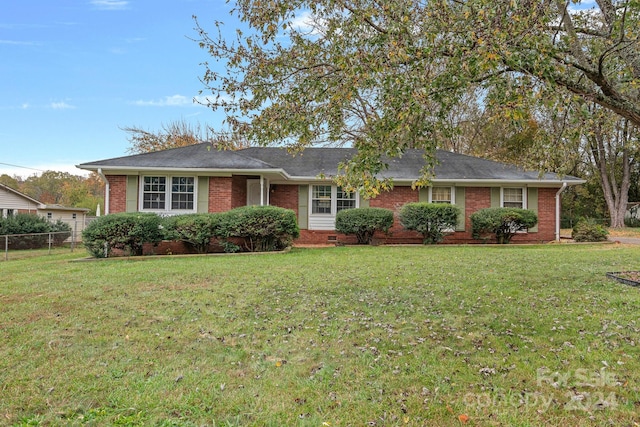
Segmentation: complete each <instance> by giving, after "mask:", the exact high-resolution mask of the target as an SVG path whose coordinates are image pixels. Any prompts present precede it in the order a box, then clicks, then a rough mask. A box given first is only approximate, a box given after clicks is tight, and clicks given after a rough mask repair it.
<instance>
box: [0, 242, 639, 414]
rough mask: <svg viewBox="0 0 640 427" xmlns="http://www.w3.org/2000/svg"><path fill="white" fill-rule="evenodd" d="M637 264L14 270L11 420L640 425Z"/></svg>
mask: <svg viewBox="0 0 640 427" xmlns="http://www.w3.org/2000/svg"><path fill="white" fill-rule="evenodd" d="M639 255H640V247H632V246H626V245H610V244H609V245H542V246H515V245H512V246H505V247H496V246H443V245H441V246H431V247H384V246H381V247H336V248H325V249H294V250H292V251H291V252H290V253H286V254H266V255H248V256H247V255H238V256H204V257H161V258H144V259H137V260H134V259H130V260H127V259H118V260H106V261H97V262H70V261H71V260H73V259H74V258H78V257H80V256H84V253H83V252H82V251H76V252H75V253H64V254H55V255H50V256H43V257H39V258H31V259H19V260H13V261H12V260H10V261H3V262H0V271H1V272H2V278H3V283H2V285H1V286H0V301H1V304H2V310H1V312H0V340H1V342H2V345H1V346H0V424H9V425H68V424H70V425H92V426H95V425H157V426H199V425H209V426H235V425H256V426H285V425H300V426H323V425H329V426H366V425H371V426H395V425H408V426H423V425H433V426H446V425H463V424H465V425H472V426H494V425H505V426H507V425H508V426H538V425H540V426H542V425H567V426H569V425H571V426H602V425H621V426H634V425H638V424H637V423H638V422H639V421H640V416H638V415H637V413H638V412H639V411H640V392H639V389H640V359H639V355H640V351H639V346H640V320H638V319H639V317H640V316H639V313H640V288H633V287H629V286H626V285H622V284H618V283H616V282H614V281H612V280H609V279H607V278H606V277H605V273H606V272H608V271H621V270H640V259H639ZM466 417H468V420H467V419H466ZM465 420H466V422H463V421H465Z"/></svg>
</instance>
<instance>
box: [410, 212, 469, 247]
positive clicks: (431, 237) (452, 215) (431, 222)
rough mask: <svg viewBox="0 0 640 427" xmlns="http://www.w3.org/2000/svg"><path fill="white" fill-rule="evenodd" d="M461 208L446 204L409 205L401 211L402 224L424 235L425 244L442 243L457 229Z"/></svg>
mask: <svg viewBox="0 0 640 427" xmlns="http://www.w3.org/2000/svg"><path fill="white" fill-rule="evenodd" d="M459 213H460V208H458V207H457V206H454V205H449V204H446V203H407V204H406V205H404V206H402V209H400V223H401V224H402V226H403V227H404V228H406V229H407V230H412V231H417V232H418V233H420V234H422V237H423V239H424V240H423V241H424V244H433V243H438V242H441V241H442V239H443V238H444V235H445V234H446V233H447V232H448V231H449V230H453V229H455V226H456V224H457V222H458V214H459Z"/></svg>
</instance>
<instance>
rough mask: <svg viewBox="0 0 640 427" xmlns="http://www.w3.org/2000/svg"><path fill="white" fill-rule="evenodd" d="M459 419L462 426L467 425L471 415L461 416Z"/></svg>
mask: <svg viewBox="0 0 640 427" xmlns="http://www.w3.org/2000/svg"><path fill="white" fill-rule="evenodd" d="M458 419H459V420H460V422H461V423H462V424H466V423H467V421H469V415H467V414H460V415H458Z"/></svg>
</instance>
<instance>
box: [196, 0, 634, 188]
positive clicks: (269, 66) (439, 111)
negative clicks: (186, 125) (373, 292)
mask: <svg viewBox="0 0 640 427" xmlns="http://www.w3.org/2000/svg"><path fill="white" fill-rule="evenodd" d="M235 3H236V6H235V8H234V9H233V12H232V13H234V14H235V15H237V16H238V17H239V19H240V20H241V21H243V22H244V23H245V24H246V28H245V29H243V30H237V34H236V37H235V38H234V39H227V38H225V37H224V36H222V34H223V33H222V31H220V27H221V26H222V25H224V24H223V23H221V22H217V23H216V24H215V25H216V26H217V31H215V32H213V33H209V32H207V31H206V30H205V29H203V28H202V27H201V26H200V25H199V24H197V30H198V32H199V43H200V45H201V47H203V48H204V49H206V50H207V51H208V53H209V54H210V55H211V56H212V58H213V60H214V61H215V62H222V64H224V66H225V69H224V70H223V71H218V69H217V68H216V66H210V65H209V64H205V65H206V71H205V73H204V76H203V79H202V80H203V82H204V84H205V88H206V90H207V91H211V92H212V96H210V97H209V98H208V99H209V101H208V105H209V106H210V107H212V108H215V109H221V110H223V111H224V112H225V113H226V123H227V124H228V125H229V126H230V128H231V130H232V131H233V132H234V133H237V134H239V135H241V136H242V137H243V138H246V139H247V140H249V141H252V142H256V143H258V144H261V145H266V144H273V143H284V144H286V145H288V146H290V147H292V148H293V149H301V148H304V147H306V146H309V145H312V144H318V143H334V144H345V143H347V144H351V145H353V146H354V147H356V148H358V149H359V151H358V154H357V155H356V156H355V157H354V158H353V159H351V160H349V161H347V162H345V163H344V164H342V165H341V166H342V173H343V175H342V176H341V177H338V179H337V181H338V183H340V184H342V185H344V186H345V187H347V188H349V189H353V188H361V189H364V190H365V194H366V195H369V196H374V195H376V194H377V193H378V192H379V191H380V190H382V189H385V188H389V186H390V185H391V183H390V182H388V181H387V180H384V179H380V178H379V177H380V175H378V174H379V173H380V172H382V171H384V169H385V167H386V165H385V163H384V162H383V161H382V160H381V158H382V156H385V155H386V156H391V157H395V156H400V155H402V152H403V151H404V150H405V149H407V148H409V147H414V148H425V149H426V158H425V160H426V167H425V169H424V171H423V172H424V176H423V178H424V179H425V180H426V179H427V178H428V177H429V176H430V173H431V168H430V167H431V166H432V165H433V150H434V148H435V146H436V142H435V141H436V139H435V137H434V136H435V135H437V134H439V133H440V134H444V135H446V134H450V133H451V132H454V131H455V130H456V129H455V128H453V129H452V128H451V127H450V126H449V124H448V123H447V120H446V118H447V117H448V115H449V114H450V112H451V110H452V107H453V106H455V105H457V104H459V102H460V100H461V99H462V97H463V95H464V94H465V93H467V92H468V91H469V90H470V89H471V88H474V87H477V88H479V90H480V93H482V94H483V98H482V102H483V103H486V104H495V105H503V106H505V107H506V108H505V109H504V110H503V111H504V113H505V114H506V117H504V119H507V120H515V121H517V120H520V119H521V118H522V117H523V115H524V114H525V113H526V112H527V110H528V109H529V107H530V105H531V102H532V99H536V97H540V96H541V94H544V93H545V91H546V92H547V93H548V92H557V93H560V94H564V96H565V97H568V96H570V95H573V96H575V97H576V98H577V99H580V100H582V101H583V102H588V103H595V104H597V105H599V106H600V107H602V108H603V109H605V110H607V111H611V112H613V113H615V114H617V115H618V116H620V117H623V118H625V119H626V120H627V121H628V122H629V123H630V124H632V125H634V126H638V125H640V102H638V101H639V100H640V98H639V96H638V88H639V87H640V47H639V45H638V32H639V31H640V25H638V24H639V23H638V20H639V18H640V3H639V2H637V1H631V0H628V1H616V0H596V3H595V5H594V7H593V8H591V9H589V10H578V9H579V8H580V7H583V4H582V3H583V2H581V1H571V2H569V1H561V0H556V1H551V0H549V1H544V2H535V1H532V0H520V1H498V2H497V1H494V0H469V1H465V2H450V1H447V0H435V1H431V0H430V1H423V0H418V1H412V2H406V1H401V0H389V1H386V2H379V1H377V0H313V1H311V0H297V1H290V0H270V1H256V0H236V2H235ZM305 19H306V22H304V24H301V22H303V21H304V20H305ZM542 101H544V100H542ZM516 137H522V138H527V137H528V136H527V134H526V132H525V133H524V134H522V135H519V136H516ZM514 142H518V141H514ZM348 184H350V186H349V185H348Z"/></svg>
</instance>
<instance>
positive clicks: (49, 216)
mask: <svg viewBox="0 0 640 427" xmlns="http://www.w3.org/2000/svg"><path fill="white" fill-rule="evenodd" d="M47 219H48V220H49V221H51V220H52V219H53V214H52V213H51V212H47Z"/></svg>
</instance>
